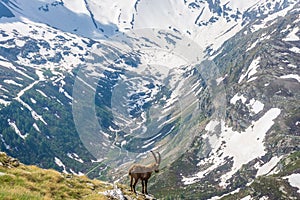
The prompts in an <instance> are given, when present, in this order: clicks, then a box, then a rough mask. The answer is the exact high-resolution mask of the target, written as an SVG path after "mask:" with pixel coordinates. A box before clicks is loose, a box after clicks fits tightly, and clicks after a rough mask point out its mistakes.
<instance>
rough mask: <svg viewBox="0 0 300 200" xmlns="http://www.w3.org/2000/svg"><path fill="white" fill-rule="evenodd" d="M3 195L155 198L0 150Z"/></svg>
mask: <svg viewBox="0 0 300 200" xmlns="http://www.w3.org/2000/svg"><path fill="white" fill-rule="evenodd" d="M0 199H2V200H13V199H16V200H26V199H28V200H29V199H30V200H33V199H36V200H37V199H45V200H46V199H49V200H50V199H88V200H92V199H95V200H106V199H110V200H111V199H136V200H143V199H153V198H152V197H149V196H148V197H147V198H146V197H145V196H143V195H141V194H139V195H135V194H133V193H132V192H130V191H129V190H128V187H126V186H124V185H121V184H117V185H113V184H111V183H107V182H103V181H99V180H95V179H94V180H91V179H89V178H87V177H86V176H76V175H71V174H64V173H60V172H58V171H55V170H51V169H48V170H46V169H41V168H39V167H36V166H33V165H31V166H29V165H24V164H22V163H20V162H19V161H18V160H17V159H14V158H11V157H9V156H7V155H6V154H5V153H3V152H0Z"/></svg>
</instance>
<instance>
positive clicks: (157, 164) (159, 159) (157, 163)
mask: <svg viewBox="0 0 300 200" xmlns="http://www.w3.org/2000/svg"><path fill="white" fill-rule="evenodd" d="M151 153H152V154H153V157H154V159H155V168H154V172H155V173H158V172H159V169H158V168H159V164H160V161H161V157H160V154H159V152H157V155H158V159H157V157H156V156H155V153H154V152H153V151H151Z"/></svg>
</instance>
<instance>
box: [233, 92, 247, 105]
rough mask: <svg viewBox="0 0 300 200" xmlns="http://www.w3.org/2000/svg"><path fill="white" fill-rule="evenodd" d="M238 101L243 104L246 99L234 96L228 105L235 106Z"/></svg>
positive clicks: (241, 96)
mask: <svg viewBox="0 0 300 200" xmlns="http://www.w3.org/2000/svg"><path fill="white" fill-rule="evenodd" d="M238 100H241V101H242V103H245V102H246V101H247V98H246V97H244V96H243V95H238V94H235V95H234V96H233V97H232V98H231V99H230V103H231V104H236V102H237V101H238Z"/></svg>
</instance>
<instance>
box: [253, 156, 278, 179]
mask: <svg viewBox="0 0 300 200" xmlns="http://www.w3.org/2000/svg"><path fill="white" fill-rule="evenodd" d="M282 157H283V156H279V157H278V156H275V157H273V158H272V159H271V160H270V161H269V162H267V163H265V164H264V165H262V166H260V164H259V163H257V164H256V165H255V167H256V168H257V169H258V170H257V173H256V177H258V176H262V175H266V174H269V173H270V172H271V171H272V170H273V169H274V167H275V166H276V165H277V163H278V162H279V161H280V160H281V158H282Z"/></svg>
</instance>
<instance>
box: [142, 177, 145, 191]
mask: <svg viewBox="0 0 300 200" xmlns="http://www.w3.org/2000/svg"><path fill="white" fill-rule="evenodd" d="M142 193H143V194H145V184H144V180H142Z"/></svg>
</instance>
